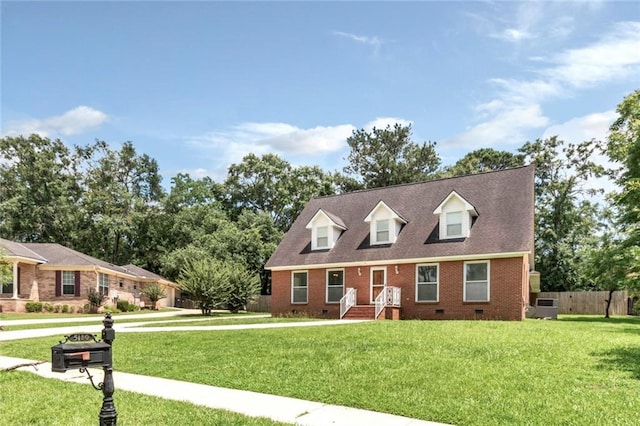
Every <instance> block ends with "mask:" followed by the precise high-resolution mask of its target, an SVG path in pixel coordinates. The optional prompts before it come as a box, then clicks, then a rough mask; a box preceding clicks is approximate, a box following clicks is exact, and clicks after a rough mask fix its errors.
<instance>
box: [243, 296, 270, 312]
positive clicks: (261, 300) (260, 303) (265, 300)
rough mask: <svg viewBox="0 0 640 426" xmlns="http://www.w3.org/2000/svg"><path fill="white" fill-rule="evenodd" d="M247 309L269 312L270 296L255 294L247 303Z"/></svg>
mask: <svg viewBox="0 0 640 426" xmlns="http://www.w3.org/2000/svg"><path fill="white" fill-rule="evenodd" d="M247 311H251V312H271V296H257V297H256V298H254V299H253V300H251V301H250V302H249V303H247Z"/></svg>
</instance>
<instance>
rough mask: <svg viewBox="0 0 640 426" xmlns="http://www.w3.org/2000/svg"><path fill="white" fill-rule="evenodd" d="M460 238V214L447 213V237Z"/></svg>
mask: <svg viewBox="0 0 640 426" xmlns="http://www.w3.org/2000/svg"><path fill="white" fill-rule="evenodd" d="M456 236H462V212H451V213H447V237H456Z"/></svg>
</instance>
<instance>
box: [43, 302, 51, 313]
mask: <svg viewBox="0 0 640 426" xmlns="http://www.w3.org/2000/svg"><path fill="white" fill-rule="evenodd" d="M43 309H44V310H45V311H47V312H49V313H51V312H53V305H52V304H51V303H45V304H44V306H43Z"/></svg>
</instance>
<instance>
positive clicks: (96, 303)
mask: <svg viewBox="0 0 640 426" xmlns="http://www.w3.org/2000/svg"><path fill="white" fill-rule="evenodd" d="M104 299H105V298H104V296H102V295H101V294H100V293H98V292H97V291H96V289H95V288H90V289H89V292H88V293H87V300H88V301H89V311H88V312H89V313H92V314H97V313H98V308H100V305H102V302H103V301H104Z"/></svg>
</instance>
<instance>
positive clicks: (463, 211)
mask: <svg viewBox="0 0 640 426" xmlns="http://www.w3.org/2000/svg"><path fill="white" fill-rule="evenodd" d="M433 214H435V215H438V216H439V217H440V220H439V223H440V232H439V234H440V239H441V240H447V239H452V238H467V237H468V236H469V235H470V233H471V224H472V223H473V218H474V217H476V216H478V212H477V211H476V209H475V207H473V206H472V205H471V204H470V203H469V202H468V201H467V200H465V199H464V198H463V197H462V196H460V195H459V194H458V193H457V192H456V191H451V193H450V194H449V195H448V196H447V198H445V199H444V201H443V202H442V203H440V205H439V206H438V207H437V208H436V209H435V210H434V211H433Z"/></svg>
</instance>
